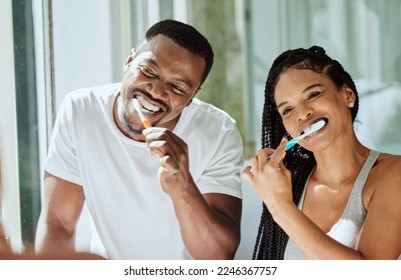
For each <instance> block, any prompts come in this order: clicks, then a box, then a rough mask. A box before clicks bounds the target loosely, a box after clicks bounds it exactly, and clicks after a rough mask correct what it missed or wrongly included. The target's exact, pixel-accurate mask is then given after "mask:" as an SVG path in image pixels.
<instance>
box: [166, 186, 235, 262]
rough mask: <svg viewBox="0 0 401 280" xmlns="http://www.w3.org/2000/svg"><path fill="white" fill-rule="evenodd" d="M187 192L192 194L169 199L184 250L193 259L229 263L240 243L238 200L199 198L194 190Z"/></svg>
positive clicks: (219, 196)
mask: <svg viewBox="0 0 401 280" xmlns="http://www.w3.org/2000/svg"><path fill="white" fill-rule="evenodd" d="M191 189H192V191H193V193H192V194H191V193H188V194H187V195H186V196H182V197H180V198H177V199H173V203H174V209H175V212H176V215H177V218H178V221H179V223H180V229H181V235H182V239H183V241H184V243H185V246H186V247H187V250H188V251H189V253H190V254H191V255H192V257H193V258H195V259H233V258H234V257H235V253H236V251H237V249H238V246H239V243H240V229H241V211H242V201H241V199H239V198H236V197H232V196H229V195H225V194H218V193H210V194H204V195H203V197H202V195H200V194H199V193H197V189H196V186H194V187H193V188H191ZM190 192H191V191H190Z"/></svg>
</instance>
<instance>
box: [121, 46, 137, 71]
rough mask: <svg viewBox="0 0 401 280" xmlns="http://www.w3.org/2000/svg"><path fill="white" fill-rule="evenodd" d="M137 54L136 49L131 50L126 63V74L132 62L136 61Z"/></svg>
mask: <svg viewBox="0 0 401 280" xmlns="http://www.w3.org/2000/svg"><path fill="white" fill-rule="evenodd" d="M135 54H136V49H131V51H130V53H129V55H128V57H127V59H126V60H125V62H124V72H127V71H128V69H129V67H130V66H131V63H132V60H133V59H134V57H135Z"/></svg>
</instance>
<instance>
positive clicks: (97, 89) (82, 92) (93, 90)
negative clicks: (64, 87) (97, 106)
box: [66, 83, 121, 100]
mask: <svg viewBox="0 0 401 280" xmlns="http://www.w3.org/2000/svg"><path fill="white" fill-rule="evenodd" d="M120 88H121V83H112V84H104V85H98V86H92V87H85V88H80V89H76V90H73V91H70V92H69V93H68V94H67V96H66V98H67V99H68V98H69V99H73V100H74V99H82V98H93V97H95V98H104V97H108V96H112V95H113V94H115V93H116V92H118V91H119V90H120Z"/></svg>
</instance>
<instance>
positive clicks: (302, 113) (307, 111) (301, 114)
mask: <svg viewBox="0 0 401 280" xmlns="http://www.w3.org/2000/svg"><path fill="white" fill-rule="evenodd" d="M312 114H313V109H312V108H311V107H310V106H308V105H302V106H300V107H298V121H304V120H305V119H307V118H309V117H310V116H311V115H312Z"/></svg>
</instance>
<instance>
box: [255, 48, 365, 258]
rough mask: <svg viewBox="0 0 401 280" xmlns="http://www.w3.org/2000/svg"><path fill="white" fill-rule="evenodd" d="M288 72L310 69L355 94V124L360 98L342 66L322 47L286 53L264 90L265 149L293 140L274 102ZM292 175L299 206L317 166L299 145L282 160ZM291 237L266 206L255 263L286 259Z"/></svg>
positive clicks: (261, 221) (275, 67)
mask: <svg viewBox="0 0 401 280" xmlns="http://www.w3.org/2000/svg"><path fill="white" fill-rule="evenodd" d="M289 68H295V69H308V70H312V71H314V72H316V73H319V74H323V75H326V76H327V77H328V78H329V79H330V80H331V81H332V82H333V83H334V85H335V86H336V87H337V88H338V89H340V88H341V87H342V86H344V85H346V86H348V87H349V88H350V89H351V90H353V91H354V93H355V96H356V99H355V102H354V103H355V104H354V107H353V108H351V115H352V121H355V118H356V115H357V112H358V106H359V98H358V92H357V90H356V87H355V84H354V82H353V80H352V78H351V76H350V75H349V74H348V73H347V72H346V71H345V70H344V68H343V67H342V66H341V64H340V63H339V62H338V61H336V60H334V59H332V58H330V57H329V56H328V55H327V54H326V51H325V50H324V49H323V48H322V47H318V46H312V47H311V48H309V49H303V48H299V49H293V50H287V51H285V52H283V53H282V54H281V55H279V56H278V57H277V58H276V59H275V60H274V62H273V64H272V66H271V68H270V71H269V75H268V77H267V81H266V86H265V104H264V108H263V115H262V148H277V146H278V145H279V144H280V141H281V139H282V138H283V137H286V138H287V139H289V140H290V139H291V136H290V135H289V134H288V133H287V131H286V130H285V128H284V125H283V122H282V119H281V116H280V114H279V113H278V111H277V106H276V103H275V100H274V92H275V87H276V85H277V82H278V79H279V77H280V75H281V74H282V73H283V72H285V71H286V70H288V69H289ZM283 163H284V165H285V166H286V168H287V169H288V170H289V171H290V172H291V180H292V193H293V201H294V203H295V204H296V205H298V202H299V200H300V198H301V195H302V192H303V190H304V187H305V184H306V181H307V179H308V177H309V175H310V174H311V172H312V170H313V168H314V167H315V165H316V160H315V157H314V156H313V153H312V152H310V151H308V150H306V149H304V148H303V147H301V146H299V145H295V146H294V147H293V148H292V149H291V150H289V151H287V153H286V156H285V158H284V160H283ZM287 242H288V235H287V234H286V233H285V232H284V230H283V229H282V228H281V227H280V226H279V225H278V224H277V223H276V222H275V221H274V220H273V218H272V215H271V214H270V212H269V210H268V209H267V207H266V205H264V204H263V211H262V216H261V219H260V224H259V230H258V234H257V238H256V243H255V248H254V252H253V256H252V258H253V259H268V260H280V259H283V258H284V252H285V248H286V246H287Z"/></svg>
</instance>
